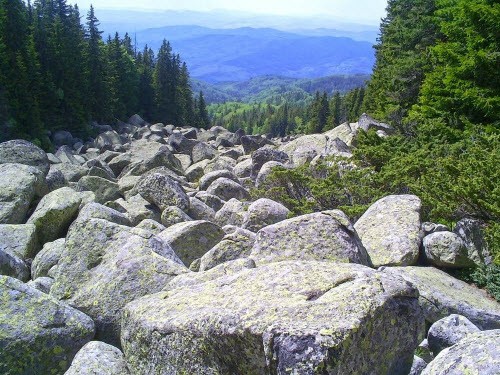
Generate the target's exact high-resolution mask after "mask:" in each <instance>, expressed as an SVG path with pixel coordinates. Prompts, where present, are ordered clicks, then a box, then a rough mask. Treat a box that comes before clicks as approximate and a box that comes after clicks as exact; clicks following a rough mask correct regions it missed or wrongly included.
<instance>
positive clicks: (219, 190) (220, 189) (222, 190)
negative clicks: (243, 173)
mask: <svg viewBox="0 0 500 375" xmlns="http://www.w3.org/2000/svg"><path fill="white" fill-rule="evenodd" d="M207 193H208V194H213V195H216V196H217V197H219V198H220V199H222V200H225V201H228V200H230V199H232V198H236V199H238V200H248V199H250V193H249V192H248V190H246V189H245V188H244V187H243V186H241V185H240V184H239V183H238V182H234V181H233V180H230V179H229V178H225V177H221V178H218V179H217V180H215V181H214V182H212V183H211V184H210V187H209V188H208V189H207Z"/></svg>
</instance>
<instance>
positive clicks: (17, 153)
mask: <svg viewBox="0 0 500 375" xmlns="http://www.w3.org/2000/svg"><path fill="white" fill-rule="evenodd" d="M5 163H18V164H24V165H30V166H32V167H35V168H38V169H39V170H40V171H41V172H42V173H43V175H44V176H46V175H47V173H49V168H50V164H49V159H48V158H47V154H46V153H45V152H44V151H43V150H42V149H41V148H40V147H38V146H35V145H34V144H33V143H30V142H28V141H25V140H21V139H15V140H12V141H7V142H3V143H0V164H5ZM2 177H3V176H2Z"/></svg>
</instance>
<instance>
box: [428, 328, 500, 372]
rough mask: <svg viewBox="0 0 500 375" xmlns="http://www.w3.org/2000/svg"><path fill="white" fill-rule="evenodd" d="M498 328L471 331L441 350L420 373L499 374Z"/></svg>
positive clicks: (499, 341)
mask: <svg viewBox="0 0 500 375" xmlns="http://www.w3.org/2000/svg"><path fill="white" fill-rule="evenodd" d="M499 348H500V330H498V329H496V330H492V331H484V332H478V333H473V334H471V335H470V336H467V337H466V338H464V339H463V340H462V341H460V342H459V343H457V344H455V345H453V346H452V347H450V348H447V349H445V350H443V351H442V352H441V353H439V355H438V356H437V357H436V358H435V359H434V361H432V362H431V363H429V364H428V365H427V367H426V368H425V370H424V371H423V372H422V375H464V374H480V375H497V374H500V349H499Z"/></svg>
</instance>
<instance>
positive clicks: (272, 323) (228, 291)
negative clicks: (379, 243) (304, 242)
mask: <svg viewBox="0 0 500 375" xmlns="http://www.w3.org/2000/svg"><path fill="white" fill-rule="evenodd" d="M209 272H210V271H209ZM417 297H418V292H417V291H416V289H415V288H413V286H411V284H409V283H405V282H404V281H403V280H401V279H400V278H393V277H387V276H386V275H384V274H382V273H379V272H377V271H374V270H372V269H369V268H367V267H364V266H361V265H355V264H334V263H325V262H301V261H293V262H281V263H273V264H269V265H265V266H262V267H258V268H252V269H245V270H243V271H241V272H239V273H236V274H233V275H230V276H222V277H219V278H216V279H215V280H212V281H207V282H204V283H199V284H196V285H190V286H189V287H179V288H176V289H172V290H168V291H165V292H160V293H157V294H153V295H150V296H146V297H144V298H140V299H138V300H136V301H133V302H131V303H129V304H128V305H127V306H126V308H125V310H124V314H123V319H122V335H121V342H122V347H123V349H124V353H125V357H126V359H127V363H128V365H129V368H130V371H131V372H132V373H135V374H147V373H163V374H169V373H170V374H174V373H177V374H182V373H188V374H247V375H253V374H319V373H330V374H353V373H374V374H394V375H398V374H401V375H403V374H404V375H407V374H408V373H409V371H410V368H411V365H412V361H413V351H414V349H415V348H416V346H417V345H418V342H419V339H420V338H421V336H422V335H423V329H424V327H423V319H422V315H421V311H420V308H419V305H418V301H417Z"/></svg>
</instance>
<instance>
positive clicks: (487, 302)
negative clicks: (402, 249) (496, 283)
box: [384, 267, 500, 330]
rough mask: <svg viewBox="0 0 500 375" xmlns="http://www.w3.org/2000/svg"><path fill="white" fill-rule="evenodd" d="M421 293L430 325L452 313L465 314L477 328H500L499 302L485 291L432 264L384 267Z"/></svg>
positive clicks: (425, 314)
mask: <svg viewBox="0 0 500 375" xmlns="http://www.w3.org/2000/svg"><path fill="white" fill-rule="evenodd" d="M384 272H386V273H390V274H395V275H398V276H401V277H403V278H404V279H405V280H407V281H408V282H410V283H412V284H413V285H415V287H417V288H418V290H419V292H420V298H419V301H420V304H421V305H422V308H423V311H424V316H425V319H426V320H427V322H428V323H430V324H432V323H434V322H437V321H438V320H439V319H442V318H445V317H447V316H449V315H451V314H459V315H463V316H465V317H466V318H467V319H469V320H470V321H471V322H472V323H474V324H475V325H476V326H478V327H479V328H480V329H482V330H484V329H498V328H500V304H499V303H498V302H495V301H494V300H492V299H490V298H488V297H487V295H486V293H485V292H484V291H482V290H480V289H477V288H475V287H473V286H470V285H469V284H467V283H465V282H463V281H460V280H457V279H455V278H453V277H451V276H449V275H448V274H447V273H445V272H443V271H440V270H438V269H436V268H433V267H387V268H385V269H384Z"/></svg>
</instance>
